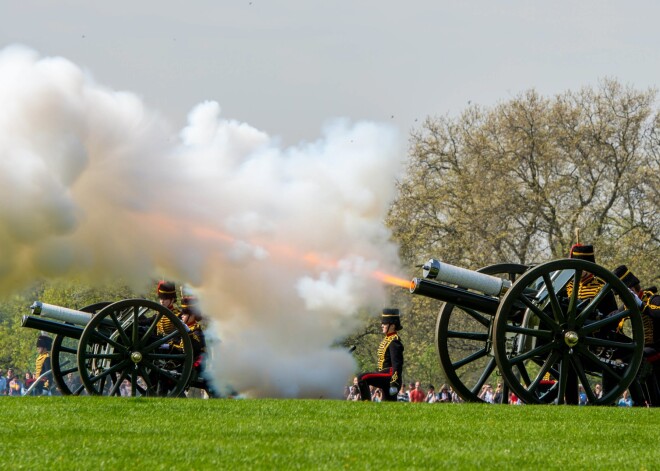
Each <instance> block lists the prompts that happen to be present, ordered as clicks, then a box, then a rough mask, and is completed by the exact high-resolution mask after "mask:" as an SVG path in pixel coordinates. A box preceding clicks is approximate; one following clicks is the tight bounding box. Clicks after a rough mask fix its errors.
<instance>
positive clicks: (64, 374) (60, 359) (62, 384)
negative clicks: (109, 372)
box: [50, 301, 112, 396]
mask: <svg viewBox="0 0 660 471" xmlns="http://www.w3.org/2000/svg"><path fill="white" fill-rule="evenodd" d="M110 304H112V303H110V302H107V301H106V302H100V303H95V304H90V305H89V306H85V307H83V308H82V309H80V310H81V311H82V312H88V313H90V314H96V313H97V312H98V311H100V310H101V309H103V308H104V307H106V306H109V305H110ZM77 354H78V339H76V338H71V337H67V336H65V335H61V334H58V335H56V336H55V339H54V340H53V346H52V348H51V350H50V366H51V370H52V374H53V380H54V381H55V384H56V385H57V387H58V389H59V390H60V392H61V393H62V395H63V396H69V395H74V396H77V395H79V394H80V393H82V392H83V391H84V390H85V389H84V387H83V385H82V383H81V382H80V375H79V374H78V362H77V360H76V355H77Z"/></svg>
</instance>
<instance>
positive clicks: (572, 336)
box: [564, 330, 580, 348]
mask: <svg viewBox="0 0 660 471" xmlns="http://www.w3.org/2000/svg"><path fill="white" fill-rule="evenodd" d="M579 339H580V337H579V336H578V334H577V332H573V331H572V330H569V331H568V332H565V333H564V342H565V343H566V345H568V346H569V347H570V348H573V347H575V346H576V345H577V343H578V340H579Z"/></svg>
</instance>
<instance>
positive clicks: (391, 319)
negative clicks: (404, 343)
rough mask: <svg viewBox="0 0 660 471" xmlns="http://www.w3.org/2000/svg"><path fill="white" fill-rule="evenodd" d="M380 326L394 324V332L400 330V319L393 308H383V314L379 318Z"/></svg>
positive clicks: (396, 310)
mask: <svg viewBox="0 0 660 471" xmlns="http://www.w3.org/2000/svg"><path fill="white" fill-rule="evenodd" d="M380 323H381V324H394V326H395V327H396V330H401V329H403V327H402V326H401V317H400V315H399V310H398V309H394V308H385V309H383V313H382V314H381V316H380Z"/></svg>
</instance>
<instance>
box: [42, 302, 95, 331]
mask: <svg viewBox="0 0 660 471" xmlns="http://www.w3.org/2000/svg"><path fill="white" fill-rule="evenodd" d="M30 309H31V310H32V314H34V315H35V316H42V317H47V318H49V319H55V320H57V321H61V322H67V323H69V324H75V325H80V326H86V325H87V324H88V323H89V321H91V320H92V315H91V314H89V313H87V312H83V311H76V310H75V309H69V308H66V307H62V306H55V305H54V304H47V303H42V302H41V301H35V302H34V303H33V304H32V306H30Z"/></svg>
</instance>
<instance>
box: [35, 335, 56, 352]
mask: <svg viewBox="0 0 660 471" xmlns="http://www.w3.org/2000/svg"><path fill="white" fill-rule="evenodd" d="M51 345H53V339H51V338H50V337H48V336H47V335H40V336H39V337H37V348H39V347H42V348H45V349H46V350H50V347H51Z"/></svg>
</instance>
